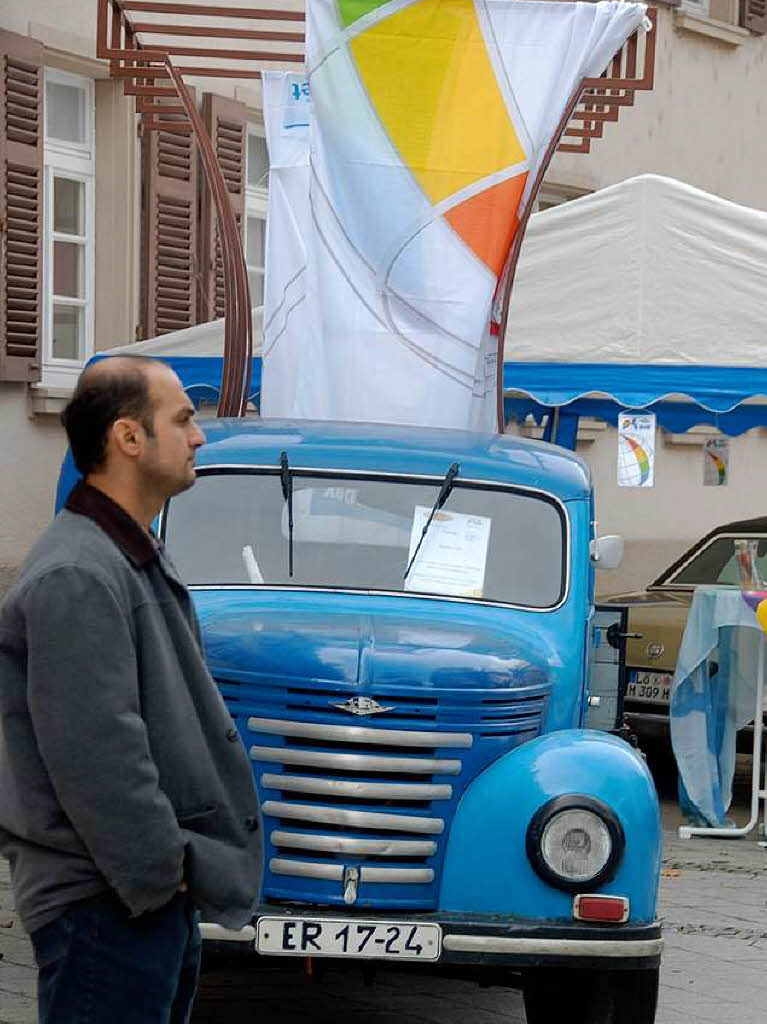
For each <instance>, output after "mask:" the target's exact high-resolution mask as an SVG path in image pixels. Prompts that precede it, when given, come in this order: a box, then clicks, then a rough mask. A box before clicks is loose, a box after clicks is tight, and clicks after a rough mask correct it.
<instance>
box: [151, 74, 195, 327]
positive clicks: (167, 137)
mask: <svg viewBox="0 0 767 1024" xmlns="http://www.w3.org/2000/svg"><path fill="white" fill-rule="evenodd" d="M190 91H191V90H190ZM157 118H158V119H159V120H161V121H168V122H170V123H172V122H174V121H178V120H179V119H180V118H179V115H176V114H158V115H157ZM197 177H198V160H197V149H196V145H195V141H194V136H193V135H192V134H191V132H174V131H162V130H159V131H151V132H149V131H147V132H144V136H143V181H142V197H141V208H142V252H141V328H140V333H142V334H143V336H144V337H145V338H153V337H155V336H156V335H158V334H167V333H168V332H169V331H177V330H180V329H181V328H183V327H191V326H192V325H193V324H195V323H196V322H197V317H196V313H197V290H198V281H197Z"/></svg>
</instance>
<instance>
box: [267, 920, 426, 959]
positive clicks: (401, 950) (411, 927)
mask: <svg viewBox="0 0 767 1024" xmlns="http://www.w3.org/2000/svg"><path fill="white" fill-rule="evenodd" d="M256 950H257V952H259V953H266V954H271V955H279V956H342V957H343V956H348V957H353V958H355V959H360V958H361V959H375V960H439V956H440V952H441V950H442V929H441V928H440V926H439V925H438V924H409V923H407V922H401V921H360V920H359V919H354V920H350V921H347V920H345V919H343V918H340V917H339V918H335V917H334V918H329V917H261V918H259V920H258V928H257V930H256Z"/></svg>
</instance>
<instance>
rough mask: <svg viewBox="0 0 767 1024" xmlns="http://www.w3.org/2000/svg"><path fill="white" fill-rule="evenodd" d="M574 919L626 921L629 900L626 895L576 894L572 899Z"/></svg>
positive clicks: (620, 922) (613, 922) (616, 922)
mask: <svg viewBox="0 0 767 1024" xmlns="http://www.w3.org/2000/svg"><path fill="white" fill-rule="evenodd" d="M573 917H574V918H575V919H576V921H608V922H609V923H610V924H623V922H624V921H628V917H629V901H628V898H627V897H626V896H585V895H583V896H576V897H575V899H574V900H573Z"/></svg>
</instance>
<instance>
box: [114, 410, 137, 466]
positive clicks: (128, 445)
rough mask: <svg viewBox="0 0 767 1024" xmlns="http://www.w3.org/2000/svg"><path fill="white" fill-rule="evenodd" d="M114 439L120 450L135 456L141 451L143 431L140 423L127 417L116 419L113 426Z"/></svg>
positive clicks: (132, 456) (124, 453)
mask: <svg viewBox="0 0 767 1024" xmlns="http://www.w3.org/2000/svg"><path fill="white" fill-rule="evenodd" d="M111 434H112V439H113V441H114V444H115V446H116V447H117V449H118V451H120V452H122V453H123V455H127V456H129V457H131V458H135V457H136V456H137V455H138V454H139V453H140V452H141V446H142V443H143V439H144V436H143V431H142V430H141V427H140V425H139V424H138V423H137V422H136V421H135V420H132V419H128V418H127V417H126V418H124V419H119V420H115V421H114V423H113V424H112V428H111Z"/></svg>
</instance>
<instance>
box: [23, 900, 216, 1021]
mask: <svg viewBox="0 0 767 1024" xmlns="http://www.w3.org/2000/svg"><path fill="white" fill-rule="evenodd" d="M32 945H33V946H34V950H35V959H36V961H37V966H38V981H37V1001H38V1014H39V1021H40V1024H187V1022H188V1021H189V1019H190V1017H191V1014H192V1004H193V1002H194V995H195V991H196V989H197V978H198V975H199V970H200V949H201V942H200V930H199V928H198V915H197V913H196V912H195V911H194V909H193V908H192V906H191V904H190V903H189V898H188V897H187V896H186V895H184V894H182V893H177V894H176V896H174V898H173V899H172V900H171V901H170V903H168V904H167V905H166V906H164V907H161V908H160V909H159V910H153V911H149V912H147V913H145V914H141V915H140V916H139V917H130V916H129V913H128V911H127V909H126V908H125V907H124V906H123V905H122V903H120V901H119V900H118V899H117V897H116V896H114V895H111V894H104V895H99V896H94V897H92V898H91V899H87V900H81V901H80V902H78V903H73V904H72V905H71V906H69V907H68V908H67V910H65V912H64V913H63V914H62V915H61V917H57V918H56V920H55V921H51V923H50V924H46V925H44V926H43V927H42V928H38V929H37V930H36V931H35V932H33V933H32Z"/></svg>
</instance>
